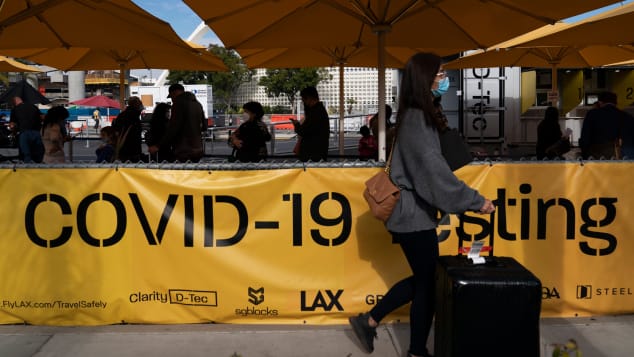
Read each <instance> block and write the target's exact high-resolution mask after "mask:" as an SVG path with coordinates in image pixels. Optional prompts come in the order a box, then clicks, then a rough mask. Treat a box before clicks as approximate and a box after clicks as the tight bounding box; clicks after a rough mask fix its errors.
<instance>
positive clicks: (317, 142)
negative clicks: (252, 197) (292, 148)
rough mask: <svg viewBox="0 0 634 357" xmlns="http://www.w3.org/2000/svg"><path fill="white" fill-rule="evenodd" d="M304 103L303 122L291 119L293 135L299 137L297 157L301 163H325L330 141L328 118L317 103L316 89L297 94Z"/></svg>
mask: <svg viewBox="0 0 634 357" xmlns="http://www.w3.org/2000/svg"><path fill="white" fill-rule="evenodd" d="M299 94H300V96H301V97H302V102H304V121H303V122H299V121H297V120H295V119H291V122H293V126H294V127H295V133H297V135H298V136H300V137H301V141H300V142H299V150H298V153H297V155H298V156H299V159H300V160H301V161H304V162H306V161H309V160H310V161H315V162H318V161H322V160H323V161H326V160H327V159H328V141H329V139H330V118H329V117H328V112H327V111H326V108H325V107H324V104H323V103H322V102H320V101H319V93H317V88H315V87H306V88H304V89H302V90H301V92H300V93H299Z"/></svg>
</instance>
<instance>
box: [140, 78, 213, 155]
mask: <svg viewBox="0 0 634 357" xmlns="http://www.w3.org/2000/svg"><path fill="white" fill-rule="evenodd" d="M168 91H169V95H168V96H167V97H168V98H171V99H172V111H171V115H170V120H169V122H168V123H167V130H166V131H165V135H164V136H163V138H161V141H160V144H159V145H152V146H149V147H148V151H149V153H150V155H154V154H156V153H157V152H158V151H159V149H160V148H161V147H163V146H166V145H167V146H170V147H171V148H172V150H173V153H174V159H175V160H177V161H179V162H187V161H191V162H198V161H200V159H201V158H202V157H203V154H204V152H203V137H202V132H203V131H205V130H207V118H205V112H204V110H203V107H202V105H201V104H200V103H199V102H198V100H197V99H196V96H195V95H194V94H193V93H192V92H186V91H185V87H183V86H182V85H181V84H178V83H175V84H172V85H170V86H169V89H168Z"/></svg>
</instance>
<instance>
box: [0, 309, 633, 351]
mask: <svg viewBox="0 0 634 357" xmlns="http://www.w3.org/2000/svg"><path fill="white" fill-rule="evenodd" d="M408 327H409V326H408V325H407V324H387V325H382V326H381V327H380V328H379V329H378V331H377V332H378V339H377V340H376V341H375V351H374V353H373V354H372V356H378V357H402V356H405V355H406V351H407V346H408V343H409V331H408ZM570 338H573V339H575V340H576V341H577V343H578V346H579V347H580V349H581V351H582V352H583V356H584V357H629V356H633V355H634V315H622V316H601V317H595V318H550V319H542V320H541V341H540V344H541V351H542V352H541V356H542V357H546V356H548V357H550V356H551V355H552V350H553V347H552V345H553V344H555V343H558V344H564V343H565V342H566V341H567V340H568V339H570ZM428 345H429V346H430V351H433V335H432V336H431V337H430V341H429V343H428ZM518 348H521V346H518ZM485 355H486V354H485V353H483V354H482V355H478V354H474V357H479V356H485ZM513 355H514V354H513V351H509V356H513ZM0 356H2V357H5V356H6V357H27V356H37V357H44V356H47V357H53V356H60V357H61V356H63V357H70V356H88V357H103V356H117V357H127V356H130V357H132V356H135V357H144V356H205V357H258V356H262V357H291V356H292V357H324V356H341V357H353V356H367V354H366V353H364V352H363V351H362V350H361V349H360V347H359V345H358V342H357V340H356V339H355V337H354V336H353V333H352V330H351V329H350V328H349V327H348V326H347V325H334V326H305V325H224V324H200V325H112V326H97V327H50V326H25V325H3V326H0Z"/></svg>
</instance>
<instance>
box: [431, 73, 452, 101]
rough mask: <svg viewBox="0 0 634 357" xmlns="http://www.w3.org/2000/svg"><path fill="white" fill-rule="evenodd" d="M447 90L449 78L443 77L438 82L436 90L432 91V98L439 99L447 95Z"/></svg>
mask: <svg viewBox="0 0 634 357" xmlns="http://www.w3.org/2000/svg"><path fill="white" fill-rule="evenodd" d="M448 90H449V78H448V77H445V78H443V79H441V80H440V81H439V82H438V89H432V90H431V94H433V95H434V97H441V96H442V95H443V94H445V93H447V91H448Z"/></svg>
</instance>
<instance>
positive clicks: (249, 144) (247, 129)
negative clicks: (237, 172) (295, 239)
mask: <svg viewBox="0 0 634 357" xmlns="http://www.w3.org/2000/svg"><path fill="white" fill-rule="evenodd" d="M242 109H243V111H244V112H243V113H242V124H240V127H238V129H236V131H234V132H233V133H232V134H231V137H230V143H231V146H233V148H235V149H236V153H235V155H236V160H237V161H240V162H260V161H263V160H265V159H266V157H267V154H268V152H267V149H266V142H267V141H270V140H271V134H270V133H269V129H268V128H267V126H266V123H264V122H263V121H262V117H263V116H264V110H263V109H262V105H261V104H260V103H258V102H248V103H245V104H244V105H243V106H242Z"/></svg>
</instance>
